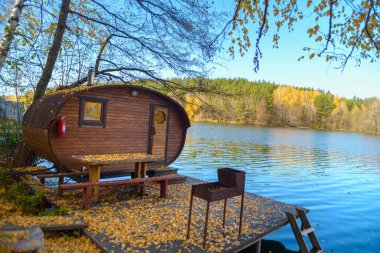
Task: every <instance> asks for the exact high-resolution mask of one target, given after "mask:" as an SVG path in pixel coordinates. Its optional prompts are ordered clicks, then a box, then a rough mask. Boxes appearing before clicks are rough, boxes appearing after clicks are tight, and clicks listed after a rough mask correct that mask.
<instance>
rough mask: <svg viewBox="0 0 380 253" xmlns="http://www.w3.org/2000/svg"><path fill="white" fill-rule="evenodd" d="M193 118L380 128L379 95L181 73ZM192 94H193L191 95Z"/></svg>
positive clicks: (347, 128)
mask: <svg viewBox="0 0 380 253" xmlns="http://www.w3.org/2000/svg"><path fill="white" fill-rule="evenodd" d="M177 81H179V82H182V83H183V85H185V87H187V88H188V89H196V90H198V92H195V93H194V94H191V93H187V95H185V99H184V100H185V101H186V111H187V112H188V114H189V116H190V117H191V118H192V120H195V121H216V122H225V123H244V124H253V125H263V126H286V127H301V128H302V127H307V128H316V129H330V130H344V131H359V132H366V133H376V134H380V99H378V98H375V97H373V98H366V99H361V98H357V97H354V98H352V99H347V98H344V97H339V96H336V95H333V94H331V93H329V92H325V91H321V90H313V89H308V88H298V87H292V86H285V85H277V84H273V83H269V82H265V81H259V82H251V81H248V80H246V79H243V78H239V79H184V80H177ZM190 94H191V95H190Z"/></svg>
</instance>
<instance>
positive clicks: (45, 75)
mask: <svg viewBox="0 0 380 253" xmlns="http://www.w3.org/2000/svg"><path fill="white" fill-rule="evenodd" d="M70 2H71V0H62V5H61V9H60V11H59V18H58V24H57V28H56V30H55V33H54V39H53V44H52V45H51V47H50V49H49V53H48V57H47V60H46V64H45V67H44V70H43V71H42V74H41V77H40V80H39V81H38V83H37V87H36V92H35V93H34V100H36V99H39V98H40V97H42V96H43V95H44V94H45V91H46V87H47V86H48V84H49V81H50V79H51V76H52V74H53V70H54V65H55V61H56V60H57V57H58V54H59V50H60V48H61V44H62V38H63V34H64V33H65V30H66V22H67V17H68V15H69V8H70Z"/></svg>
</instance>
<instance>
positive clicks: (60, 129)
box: [57, 116, 66, 137]
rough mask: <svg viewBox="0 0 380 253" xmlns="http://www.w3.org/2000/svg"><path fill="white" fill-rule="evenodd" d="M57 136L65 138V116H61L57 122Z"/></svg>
mask: <svg viewBox="0 0 380 253" xmlns="http://www.w3.org/2000/svg"><path fill="white" fill-rule="evenodd" d="M57 134H58V135H59V136H62V137H64V136H66V119H65V116H62V117H61V118H60V119H59V121H58V131H57Z"/></svg>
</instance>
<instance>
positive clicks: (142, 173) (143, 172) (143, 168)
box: [139, 162, 146, 195]
mask: <svg viewBox="0 0 380 253" xmlns="http://www.w3.org/2000/svg"><path fill="white" fill-rule="evenodd" d="M139 177H140V178H145V177H146V163H145V162H140V175H139ZM140 194H142V195H144V194H145V186H144V183H141V185H140Z"/></svg>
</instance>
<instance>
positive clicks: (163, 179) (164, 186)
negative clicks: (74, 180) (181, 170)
mask: <svg viewBox="0 0 380 253" xmlns="http://www.w3.org/2000/svg"><path fill="white" fill-rule="evenodd" d="M184 178H186V177H185V176H181V175H167V176H158V177H148V178H133V179H127V180H115V181H106V182H87V183H78V184H60V185H59V186H58V193H59V194H61V195H62V193H63V191H65V190H75V189H83V206H84V207H85V208H89V207H90V202H91V201H90V193H91V192H90V191H91V188H92V187H94V186H98V187H107V186H126V185H136V184H143V183H147V182H158V183H160V197H162V198H167V196H168V182H169V181H171V180H179V179H184Z"/></svg>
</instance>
